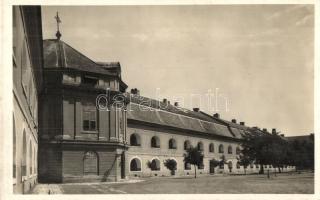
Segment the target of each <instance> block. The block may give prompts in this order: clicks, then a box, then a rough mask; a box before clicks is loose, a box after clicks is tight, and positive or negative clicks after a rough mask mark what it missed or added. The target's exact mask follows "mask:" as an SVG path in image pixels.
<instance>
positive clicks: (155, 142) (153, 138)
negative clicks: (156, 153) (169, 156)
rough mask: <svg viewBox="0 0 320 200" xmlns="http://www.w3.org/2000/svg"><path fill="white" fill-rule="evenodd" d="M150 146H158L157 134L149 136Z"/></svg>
mask: <svg viewBox="0 0 320 200" xmlns="http://www.w3.org/2000/svg"><path fill="white" fill-rule="evenodd" d="M151 147H153V148H160V139H159V138H158V137H157V136H153V137H152V138H151Z"/></svg>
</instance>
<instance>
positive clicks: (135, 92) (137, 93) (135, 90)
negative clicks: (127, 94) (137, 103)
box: [131, 88, 140, 95]
mask: <svg viewBox="0 0 320 200" xmlns="http://www.w3.org/2000/svg"><path fill="white" fill-rule="evenodd" d="M131 94H136V95H140V91H139V90H138V89H137V88H132V89H131Z"/></svg>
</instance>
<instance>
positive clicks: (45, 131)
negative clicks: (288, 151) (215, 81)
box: [39, 39, 274, 182]
mask: <svg viewBox="0 0 320 200" xmlns="http://www.w3.org/2000/svg"><path fill="white" fill-rule="evenodd" d="M43 45H44V46H43V49H44V53H43V54H44V70H43V71H44V86H43V87H44V92H43V93H42V94H41V96H40V100H39V102H40V105H41V106H40V112H39V116H40V121H39V135H40V146H39V180H40V181H42V182H79V181H80V182H82V181H119V180H121V179H127V178H130V177H143V176H168V175H170V170H168V169H167V168H166V167H165V166H164V161H165V160H166V159H174V160H175V161H176V163H177V170H176V175H178V176H180V175H181V176H182V175H192V174H193V173H194V170H193V168H192V166H190V164H184V161H183V155H184V153H185V152H186V149H188V148H189V147H190V146H197V147H198V149H199V150H201V151H203V153H204V162H203V164H202V165H201V166H199V173H200V174H216V173H236V174H237V173H244V172H245V170H244V168H243V166H240V165H239V163H238V160H237V155H238V154H239V152H240V141H241V138H242V136H243V135H244V134H246V132H248V131H250V128H249V127H247V126H245V124H244V122H241V123H237V122H236V121H235V120H232V121H231V122H229V121H226V120H223V119H220V117H219V115H218V114H215V115H214V116H210V115H208V114H206V113H204V112H201V111H200V110H199V109H197V108H195V109H194V110H188V109H185V108H181V107H179V106H178V104H175V105H172V104H170V103H169V101H167V100H166V99H164V100H163V101H157V100H153V99H150V98H146V97H142V96H140V94H139V91H138V90H137V89H133V90H132V91H131V92H130V93H127V92H126V89H127V85H126V84H125V83H124V82H123V81H122V79H121V67H120V64H119V63H118V62H115V63H101V62H99V63H98V62H94V61H92V60H91V59H89V58H87V57H86V56H84V55H83V54H81V53H80V52H78V51H77V50H75V49H74V48H72V47H71V46H69V45H68V44H66V43H65V42H63V41H61V40H59V39H52V40H44V42H43ZM100 97H105V99H104V98H100ZM117 98H121V99H122V100H123V101H122V102H124V103H123V104H122V105H121V106H118V105H117V102H118V101H117ZM101 99H104V101H105V102H104V104H103V106H102V107H103V108H105V109H100V108H99V107H98V105H99V106H100V104H98V103H101V102H100V100H101ZM49 113H50V114H49ZM222 157H224V158H225V160H226V162H225V164H222V165H220V166H217V167H216V166H213V164H212V161H213V159H215V160H220V159H221V158H222ZM148 163H153V167H151V168H150V167H149V166H150V165H148ZM259 167H260V166H259V165H254V164H252V165H250V167H248V169H246V173H256V172H258V171H259ZM264 167H265V168H267V169H270V170H274V169H273V168H272V166H264Z"/></svg>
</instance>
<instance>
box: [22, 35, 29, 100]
mask: <svg viewBox="0 0 320 200" xmlns="http://www.w3.org/2000/svg"><path fill="white" fill-rule="evenodd" d="M21 74H22V76H21V82H22V88H23V90H24V93H25V95H26V97H27V100H29V98H28V96H29V88H28V85H29V82H30V76H31V63H30V57H29V51H28V47H27V43H26V40H23V46H22V55H21Z"/></svg>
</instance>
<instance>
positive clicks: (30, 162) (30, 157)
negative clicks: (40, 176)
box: [29, 141, 33, 175]
mask: <svg viewBox="0 0 320 200" xmlns="http://www.w3.org/2000/svg"><path fill="white" fill-rule="evenodd" d="M32 154H33V153H32V144H31V141H30V142H29V175H31V174H32V165H33V162H32Z"/></svg>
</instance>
